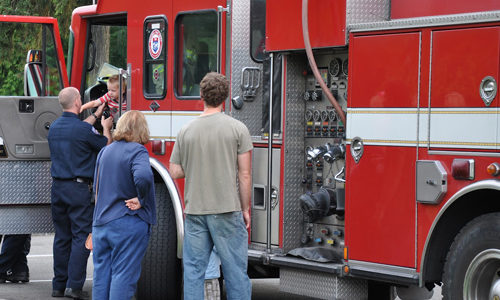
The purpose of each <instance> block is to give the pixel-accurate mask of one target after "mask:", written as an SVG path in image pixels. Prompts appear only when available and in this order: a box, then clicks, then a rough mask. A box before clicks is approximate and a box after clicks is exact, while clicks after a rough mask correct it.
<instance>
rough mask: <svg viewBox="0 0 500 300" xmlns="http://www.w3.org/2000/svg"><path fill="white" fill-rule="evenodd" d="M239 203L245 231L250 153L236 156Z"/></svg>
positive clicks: (249, 197)
mask: <svg viewBox="0 0 500 300" xmlns="http://www.w3.org/2000/svg"><path fill="white" fill-rule="evenodd" d="M238 182H239V187H240V203H241V210H242V211H243V218H244V220H245V225H246V226H247V229H248V228H250V213H249V209H250V199H251V197H252V151H248V152H245V153H242V154H238Z"/></svg>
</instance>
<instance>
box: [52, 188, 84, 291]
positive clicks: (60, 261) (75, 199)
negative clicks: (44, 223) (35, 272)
mask: <svg viewBox="0 0 500 300" xmlns="http://www.w3.org/2000/svg"><path fill="white" fill-rule="evenodd" d="M90 196H91V195H90V190H89V185H88V184H86V183H80V182H76V181H72V180H58V179H54V180H53V181H52V220H53V221H54V227H55V231H56V233H55V236H54V279H53V280H52V288H53V290H59V291H61V290H64V289H65V288H72V289H76V290H81V289H82V287H83V284H84V283H85V278H86V275H87V260H88V257H89V254H90V251H89V250H87V249H86V248H85V240H86V239H87V236H88V234H89V232H91V230H92V214H93V205H91V203H90Z"/></svg>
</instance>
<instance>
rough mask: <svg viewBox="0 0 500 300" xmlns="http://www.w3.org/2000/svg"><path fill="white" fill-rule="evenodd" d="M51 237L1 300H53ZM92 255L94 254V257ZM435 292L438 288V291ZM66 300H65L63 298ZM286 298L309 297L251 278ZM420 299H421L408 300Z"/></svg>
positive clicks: (34, 246)
mask: <svg viewBox="0 0 500 300" xmlns="http://www.w3.org/2000/svg"><path fill="white" fill-rule="evenodd" d="M52 241H53V236H52V235H34V236H33V237H32V239H31V252H30V254H29V256H28V265H29V268H30V282H29V283H24V284H20V283H18V284H14V283H3V284H0V300H54V299H56V298H52V297H51V296H50V295H51V292H52V283H51V280H52V276H53V272H52ZM91 255H92V254H91ZM92 272H93V265H92V256H90V258H89V263H88V267H87V280H86V282H85V286H84V288H83V289H84V290H85V291H88V292H89V294H92ZM435 290H436V289H435ZM62 299H65V298H62ZM267 299H286V300H305V299H311V298H309V297H302V296H296V295H291V294H288V293H284V292H280V291H279V279H252V300H267ZM409 299H412V300H418V299H419V298H409ZM438 299H441V291H440V289H438V290H437V291H435V293H434V296H433V297H432V300H438Z"/></svg>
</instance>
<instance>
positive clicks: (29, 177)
mask: <svg viewBox="0 0 500 300" xmlns="http://www.w3.org/2000/svg"><path fill="white" fill-rule="evenodd" d="M0 174H2V176H1V177H0V206H1V205H5V204H43V203H49V204H50V188H51V184H52V177H51V175H50V161H27V160H24V161H2V162H0Z"/></svg>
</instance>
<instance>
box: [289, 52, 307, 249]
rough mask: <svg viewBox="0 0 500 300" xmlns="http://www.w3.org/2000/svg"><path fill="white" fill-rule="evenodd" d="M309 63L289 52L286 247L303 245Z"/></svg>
mask: <svg viewBox="0 0 500 300" xmlns="http://www.w3.org/2000/svg"><path fill="white" fill-rule="evenodd" d="M306 66H307V59H306V57H305V56H304V55H288V56H286V79H287V82H286V99H285V112H286V116H285V132H284V137H285V165H284V170H286V172H285V178H284V180H285V182H284V187H283V188H284V199H285V201H284V207H283V234H284V236H283V251H284V252H288V251H289V250H291V249H294V248H297V247H300V237H301V235H302V224H303V214H302V210H301V209H300V206H299V196H300V195H301V194H302V183H301V180H302V174H303V170H302V167H303V166H302V162H303V160H304V159H303V157H304V132H305V127H304V122H303V120H304V111H305V103H304V101H303V97H302V94H303V92H304V89H305V84H306V81H305V77H304V76H302V72H301V70H303V69H304V68H305V67H306Z"/></svg>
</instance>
